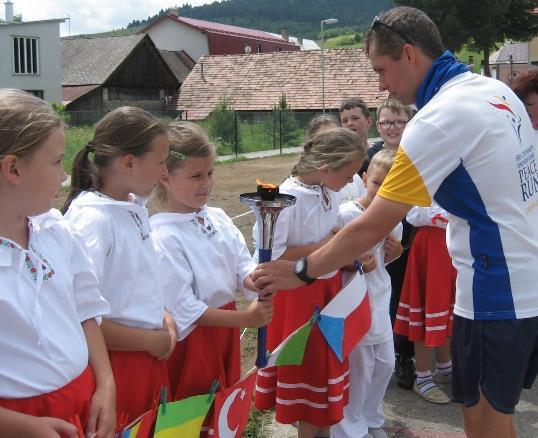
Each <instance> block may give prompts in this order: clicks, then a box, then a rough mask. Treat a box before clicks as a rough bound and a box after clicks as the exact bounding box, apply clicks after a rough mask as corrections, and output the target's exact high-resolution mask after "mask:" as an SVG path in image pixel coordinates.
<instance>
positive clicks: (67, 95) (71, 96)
mask: <svg viewBox="0 0 538 438" xmlns="http://www.w3.org/2000/svg"><path fill="white" fill-rule="evenodd" d="M97 87H99V84H97V85H78V86H77V85H75V86H62V103H63V104H64V105H67V104H68V103H70V102H73V101H74V100H77V99H78V98H79V97H80V96H83V95H85V94H86V93H89V92H90V91H92V90H95V89H96V88H97Z"/></svg>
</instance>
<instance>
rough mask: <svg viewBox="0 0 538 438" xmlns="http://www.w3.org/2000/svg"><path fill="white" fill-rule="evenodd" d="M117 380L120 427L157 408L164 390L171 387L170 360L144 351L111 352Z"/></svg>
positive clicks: (117, 405)
mask: <svg viewBox="0 0 538 438" xmlns="http://www.w3.org/2000/svg"><path fill="white" fill-rule="evenodd" d="M108 353H109V355H110V364H111V366H112V372H113V373H114V380H115V381H116V418H117V426H118V427H120V426H121V425H120V424H119V422H120V421H121V420H123V421H122V422H123V426H125V425H127V424H129V423H131V422H132V421H133V420H135V419H137V418H138V417H139V416H140V415H142V414H143V413H144V412H147V411H149V410H150V409H151V408H152V407H154V406H157V404H158V402H159V397H160V394H161V388H162V387H163V386H166V387H167V388H168V387H169V386H170V384H169V381H168V371H167V369H166V361H164V360H157V359H156V358H155V357H153V356H151V355H149V354H148V353H146V352H144V351H109V352H108Z"/></svg>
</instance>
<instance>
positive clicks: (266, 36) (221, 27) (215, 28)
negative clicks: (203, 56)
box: [167, 14, 294, 45]
mask: <svg viewBox="0 0 538 438" xmlns="http://www.w3.org/2000/svg"><path fill="white" fill-rule="evenodd" d="M167 16H168V17H170V18H172V19H173V20H175V21H177V22H178V23H184V24H187V25H189V26H192V27H195V28H197V29H200V30H203V31H205V32H210V33H220V34H226V35H236V36H242V37H248V38H255V39H258V40H264V41H272V42H277V43H280V44H291V45H294V44H293V43H290V42H289V41H286V40H285V39H284V38H282V37H276V36H273V35H271V34H270V33H268V32H264V31H262V30H256V29H248V28H245V27H238V26H231V25H229V24H222V23H214V22H212V21H205V20H196V19H194V18H187V17H178V16H177V15H174V14H168V15H167Z"/></svg>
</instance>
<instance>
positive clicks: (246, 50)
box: [245, 44, 252, 55]
mask: <svg viewBox="0 0 538 438" xmlns="http://www.w3.org/2000/svg"><path fill="white" fill-rule="evenodd" d="M250 52H252V47H250V46H249V45H248V44H245V53H246V54H247V55H248V54H250Z"/></svg>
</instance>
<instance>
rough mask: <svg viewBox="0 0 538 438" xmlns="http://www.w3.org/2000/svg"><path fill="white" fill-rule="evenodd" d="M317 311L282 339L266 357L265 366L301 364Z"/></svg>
mask: <svg viewBox="0 0 538 438" xmlns="http://www.w3.org/2000/svg"><path fill="white" fill-rule="evenodd" d="M317 316H318V313H317V312H315V313H314V315H312V318H310V321H308V322H307V323H306V324H304V325H302V326H301V327H299V328H298V329H297V330H295V331H294V332H293V333H291V334H290V335H289V336H288V337H287V338H286V339H284V340H283V341H282V342H281V343H280V345H279V346H278V347H276V348H275V349H274V350H273V351H272V352H271V353H269V355H268V357H267V365H266V366H267V367H274V366H279V365H301V364H302V363H303V356H304V352H305V350H306V343H307V342H308V337H309V336H310V331H311V330H312V325H313V324H314V322H315V320H316V318H317Z"/></svg>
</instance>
